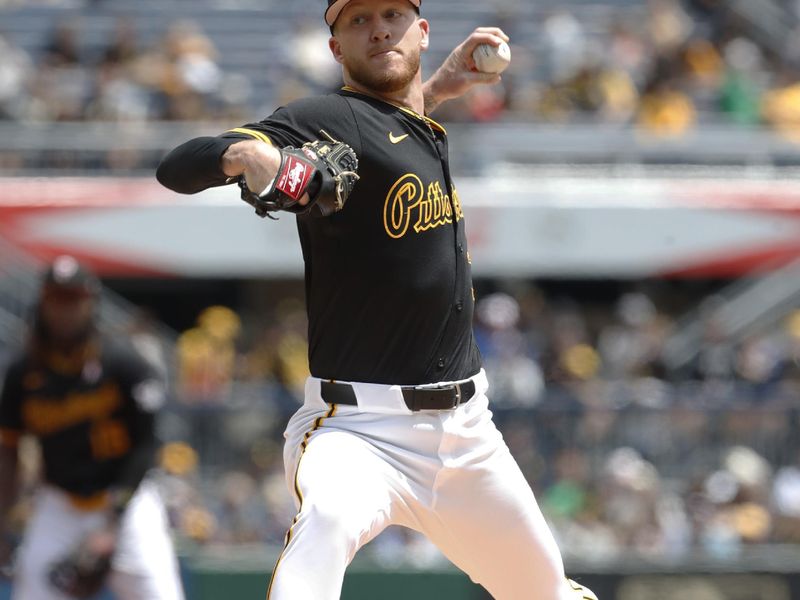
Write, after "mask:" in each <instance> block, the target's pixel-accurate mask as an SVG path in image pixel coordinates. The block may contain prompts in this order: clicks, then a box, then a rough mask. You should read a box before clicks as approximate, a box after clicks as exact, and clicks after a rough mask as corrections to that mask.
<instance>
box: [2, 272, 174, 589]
mask: <svg viewBox="0 0 800 600" xmlns="http://www.w3.org/2000/svg"><path fill="white" fill-rule="evenodd" d="M99 289H100V285H99V282H98V280H97V279H96V278H95V277H94V276H93V275H92V274H91V273H90V272H88V271H87V270H86V269H85V268H83V267H82V266H80V265H79V264H78V263H77V262H76V261H75V259H73V258H72V257H68V256H62V257H59V258H58V259H56V260H55V261H54V262H53V264H52V266H51V267H50V268H49V269H48V271H47V273H46V274H45V277H44V281H43V284H42V287H41V293H40V297H39V300H38V303H37V305H36V310H35V318H34V323H33V327H32V332H31V335H30V340H29V344H28V346H27V348H26V349H25V352H24V353H23V355H22V356H20V357H19V358H18V359H17V360H15V361H14V362H13V363H12V364H11V366H10V368H9V370H8V372H7V373H6V376H5V382H4V384H3V389H2V396H0V442H2V449H0V489H2V490H3V493H2V495H0V516H6V515H8V512H9V508H10V507H11V505H12V504H13V502H14V501H15V498H16V497H17V472H18V454H17V444H18V440H19V438H20V436H21V435H24V434H30V435H33V436H35V437H36V438H38V440H39V442H40V445H41V449H42V462H43V467H44V469H43V470H44V473H43V480H44V481H43V484H42V486H41V489H40V490H39V492H38V495H37V498H36V502H35V508H34V511H33V515H32V518H31V521H30V523H29V524H28V526H27V529H26V532H25V536H24V540H23V543H22V546H21V548H20V550H19V552H18V556H17V560H16V565H15V577H14V586H13V598H14V599H16V600H45V599H47V600H57V599H59V598H66V597H69V596H83V597H85V596H87V595H91V593H92V592H93V591H96V590H97V589H99V587H100V586H102V585H103V583H104V580H105V578H106V575H108V574H109V572H110V577H109V581H108V582H109V584H110V586H111V588H112V589H113V591H114V592H115V594H116V595H117V597H118V598H121V599H125V598H131V599H132V598H137V599H143V598H148V599H150V598H152V599H159V600H161V599H163V600H179V599H181V598H183V594H182V591H181V585H180V581H179V578H178V569H177V562H176V560H175V557H174V554H173V550H172V546H171V541H170V539H169V537H168V533H167V524H166V515H165V511H164V509H163V506H162V504H161V500H160V498H159V496H158V494H157V491H156V490H155V488H154V486H153V484H151V483H148V481H147V480H146V479H145V476H146V473H147V471H148V470H149V469H150V467H151V465H152V464H153V460H154V456H155V449H156V439H155V433H154V418H155V411H156V410H157V409H158V408H159V407H160V406H161V405H162V403H163V400H164V394H165V391H164V383H163V382H162V381H160V380H159V379H158V378H157V377H156V375H155V373H154V371H153V369H152V368H151V367H150V366H149V365H148V364H147V363H146V362H145V361H144V360H143V359H142V357H141V356H140V355H139V354H138V353H137V352H136V351H134V349H133V348H132V347H131V346H129V345H128V344H127V343H123V342H121V341H120V340H118V339H114V340H112V339H109V338H107V337H104V336H101V335H100V333H99V332H98V331H97V328H96V326H95V315H96V312H97V297H98V296H97V295H98V292H99ZM0 539H3V540H4V541H3V542H2V543H0V554H2V556H0V562H5V560H7V559H8V558H9V555H10V552H11V548H10V545H9V543H8V541H7V536H3V538H0Z"/></svg>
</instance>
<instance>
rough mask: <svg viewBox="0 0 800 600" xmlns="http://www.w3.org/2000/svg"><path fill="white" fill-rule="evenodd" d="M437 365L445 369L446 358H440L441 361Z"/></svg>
mask: <svg viewBox="0 0 800 600" xmlns="http://www.w3.org/2000/svg"><path fill="white" fill-rule="evenodd" d="M436 366H437V367H439V368H440V369H444V358H440V359H439V362H438V363H436Z"/></svg>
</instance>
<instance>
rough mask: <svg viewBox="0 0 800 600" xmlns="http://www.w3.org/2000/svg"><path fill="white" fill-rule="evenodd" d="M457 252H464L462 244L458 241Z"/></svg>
mask: <svg viewBox="0 0 800 600" xmlns="http://www.w3.org/2000/svg"><path fill="white" fill-rule="evenodd" d="M458 253H459V254H464V244H462V243H460V242H459V244H458Z"/></svg>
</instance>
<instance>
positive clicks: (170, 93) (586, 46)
mask: <svg viewBox="0 0 800 600" xmlns="http://www.w3.org/2000/svg"><path fill="white" fill-rule="evenodd" d="M764 1H766V2H768V4H770V5H771V6H778V7H780V11H782V12H781V13H778V14H782V15H783V16H784V20H785V22H784V23H779V24H776V23H774V22H773V23H772V24H771V25H770V23H769V22H766V20H764V19H760V18H759V11H758V10H750V11H746V10H743V9H742V7H741V6H738V7H737V6H734V5H731V4H730V3H726V2H721V1H719V0H642V2H641V3H640V4H636V3H623V4H619V5H617V6H616V9H615V8H614V4H613V3H611V4H610V5H609V6H607V7H606V8H607V10H606V11H604V12H602V13H597V14H596V15H595V16H594V19H595V20H587V19H590V18H592V14H593V13H592V12H591V11H589V10H583V11H576V12H575V13H573V12H570V11H569V7H567V8H553V9H552V10H550V11H549V12H546V11H544V10H543V11H542V20H541V21H540V22H538V23H536V24H531V23H529V22H528V21H529V19H528V18H525V19H521V18H518V17H515V15H516V12H517V11H518V10H519V8H518V5H517V4H516V3H515V2H510V1H509V2H497V3H496V18H495V21H496V23H497V24H498V25H500V26H502V27H503V28H504V29H505V30H506V31H508V32H509V33H510V34H511V36H512V40H513V39H521V40H526V41H525V42H524V43H519V44H515V45H513V46H512V54H513V56H514V60H513V61H512V66H511V68H510V69H509V70H508V71H507V72H506V74H505V75H504V80H503V83H502V85H500V86H495V87H493V88H481V89H476V90H474V91H473V92H472V93H470V94H469V95H467V96H466V97H464V98H463V99H461V100H459V101H456V102H451V103H449V104H446V105H445V106H443V107H442V108H441V109H440V112H439V113H438V114H437V117H438V118H440V119H442V120H449V121H477V122H487V121H494V120H498V119H506V120H525V121H538V122H546V123H566V122H587V121H589V122H597V121H600V122H608V123H617V124H636V125H638V126H641V127H642V128H644V129H645V130H648V131H650V132H653V133H656V134H664V135H680V134H682V133H684V132H686V131H688V130H690V129H691V128H693V127H694V126H695V125H696V124H697V123H698V122H706V123H711V124H720V123H722V124H743V125H755V124H766V125H770V126H773V127H775V128H777V129H778V130H780V131H783V132H785V133H787V134H788V135H790V136H795V135H797V128H798V126H800V44H799V43H798V42H797V40H798V39H800V25H798V24H799V23H800V8H798V6H799V5H798V3H796V2H782V1H779V0H764ZM554 6H556V4H555V3H554ZM614 10H615V12H609V11H614ZM598 15H599V16H598ZM609 15H611V16H609ZM773 21H774V19H773ZM770 27H772V29H770ZM532 32H533V33H532ZM282 35H283V36H284V37H283V38H282V39H284V38H285V39H284V42H285V43H281V44H280V45H279V46H280V47H282V48H287V49H288V48H291V51H288V50H285V51H283V52H279V53H278V54H274V52H272V51H268V50H267V46H268V43H267V42H266V41H262V43H263V44H264V47H262V48H253V52H254V53H255V54H258V53H259V52H263V53H264V55H265V57H266V56H270V60H269V61H267V60H265V61H264V64H263V66H260V67H258V68H259V69H260V70H262V71H264V72H265V73H266V72H269V73H271V75H270V89H269V90H267V91H266V92H262V91H261V90H258V91H259V93H254V90H253V86H252V85H251V84H252V82H251V81H250V75H252V74H253V72H254V69H255V67H254V65H244V64H243V65H240V66H238V67H236V68H235V69H233V71H231V69H230V68H228V69H225V68H222V67H221V64H223V63H224V61H221V58H222V57H221V56H220V52H219V51H218V50H217V49H216V48H215V45H214V43H213V41H212V39H211V37H209V35H207V34H206V33H204V32H203V31H202V29H201V27H200V26H199V25H198V24H197V23H193V22H191V21H180V22H175V23H173V24H172V25H171V26H170V27H169V28H168V29H167V31H166V33H165V34H164V35H163V36H161V37H160V38H159V39H157V40H156V41H155V42H153V43H150V44H143V43H142V42H141V39H140V36H139V35H138V32H137V29H136V22H135V19H121V20H119V21H118V22H117V24H116V26H115V27H114V29H113V31H109V32H108V40H107V42H106V43H105V44H104V45H103V46H102V47H101V48H99V49H95V50H89V49H87V48H86V46H85V45H83V44H82V43H81V39H82V32H81V29H80V24H79V22H78V21H70V20H66V21H61V22H58V23H56V24H55V26H54V29H53V31H52V33H51V34H50V37H49V39H47V40H46V41H45V42H44V44H43V45H42V46H41V48H40V50H39V51H38V52H37V53H36V54H34V55H31V54H29V53H27V52H26V51H24V50H23V49H21V48H19V47H16V46H14V44H13V43H12V42H11V37H10V36H6V37H3V36H2V33H1V32H0V119H7V120H8V119H10V120H33V121H52V120H56V121H58V120H65V121H75V120H79V121H80V120H103V121H141V120H208V119H217V120H225V121H232V122H241V121H244V120H249V119H251V118H252V117H253V116H254V114H256V112H257V111H264V110H267V109H268V108H269V107H268V106H265V105H264V103H265V97H264V96H265V95H266V96H269V97H270V98H271V99H272V105H279V104H282V103H285V102H288V101H290V100H292V99H294V98H297V97H300V96H304V95H307V94H309V93H315V92H324V91H328V90H331V89H334V88H335V87H337V85H339V82H340V73H339V68H338V65H337V64H336V63H335V62H334V61H333V59H332V58H331V56H330V53H329V51H328V49H327V36H328V33H327V31H326V30H324V29H322V28H320V27H319V23H318V22H316V21H297V22H295V21H292V20H291V19H287V30H286V32H285V33H284V34H282ZM534 38H535V41H534ZM269 47H270V48H273V46H269ZM440 58H441V57H440V56H439V55H438V54H436V56H435V60H437V61H438V60H440ZM254 64H255V63H254ZM434 66H436V65H433V64H430V65H428V67H429V68H432V67H434ZM258 115H260V112H259V113H258Z"/></svg>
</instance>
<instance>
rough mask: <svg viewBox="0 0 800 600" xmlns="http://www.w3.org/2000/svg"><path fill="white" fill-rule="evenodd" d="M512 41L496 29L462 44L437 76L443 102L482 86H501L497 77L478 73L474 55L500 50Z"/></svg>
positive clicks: (482, 29)
mask: <svg viewBox="0 0 800 600" xmlns="http://www.w3.org/2000/svg"><path fill="white" fill-rule="evenodd" d="M508 41H509V37H508V36H507V35H506V34H505V32H503V30H502V29H499V28H497V27H478V28H477V29H475V31H473V32H472V33H471V34H470V35H469V37H467V39H466V40H464V41H463V42H462V43H461V44H459V45H458V46H457V47H456V48H455V49H454V50H453V51H452V52H451V53H450V55H449V56H448V57H447V59H445V61H444V63H442V66H441V67H439V69H438V71H437V72H436V73H435V74H434V76H433V78H432V79H433V80H434V82H435V86H434V87H435V89H436V93H437V96H438V97H439V99H440V100H447V99H451V98H457V97H459V96H462V95H463V94H465V93H466V92H467V91H468V90H469V89H470V88H471V87H473V86H475V85H479V84H488V85H492V84H495V83H499V82H500V75H499V74H498V73H484V72H481V71H480V70H479V69H478V65H477V64H476V63H475V59H474V57H473V53H474V52H475V49H476V48H478V47H479V46H481V45H483V44H486V45H489V46H491V47H493V48H497V47H499V46H501V45H502V44H506V43H507V42H508Z"/></svg>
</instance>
